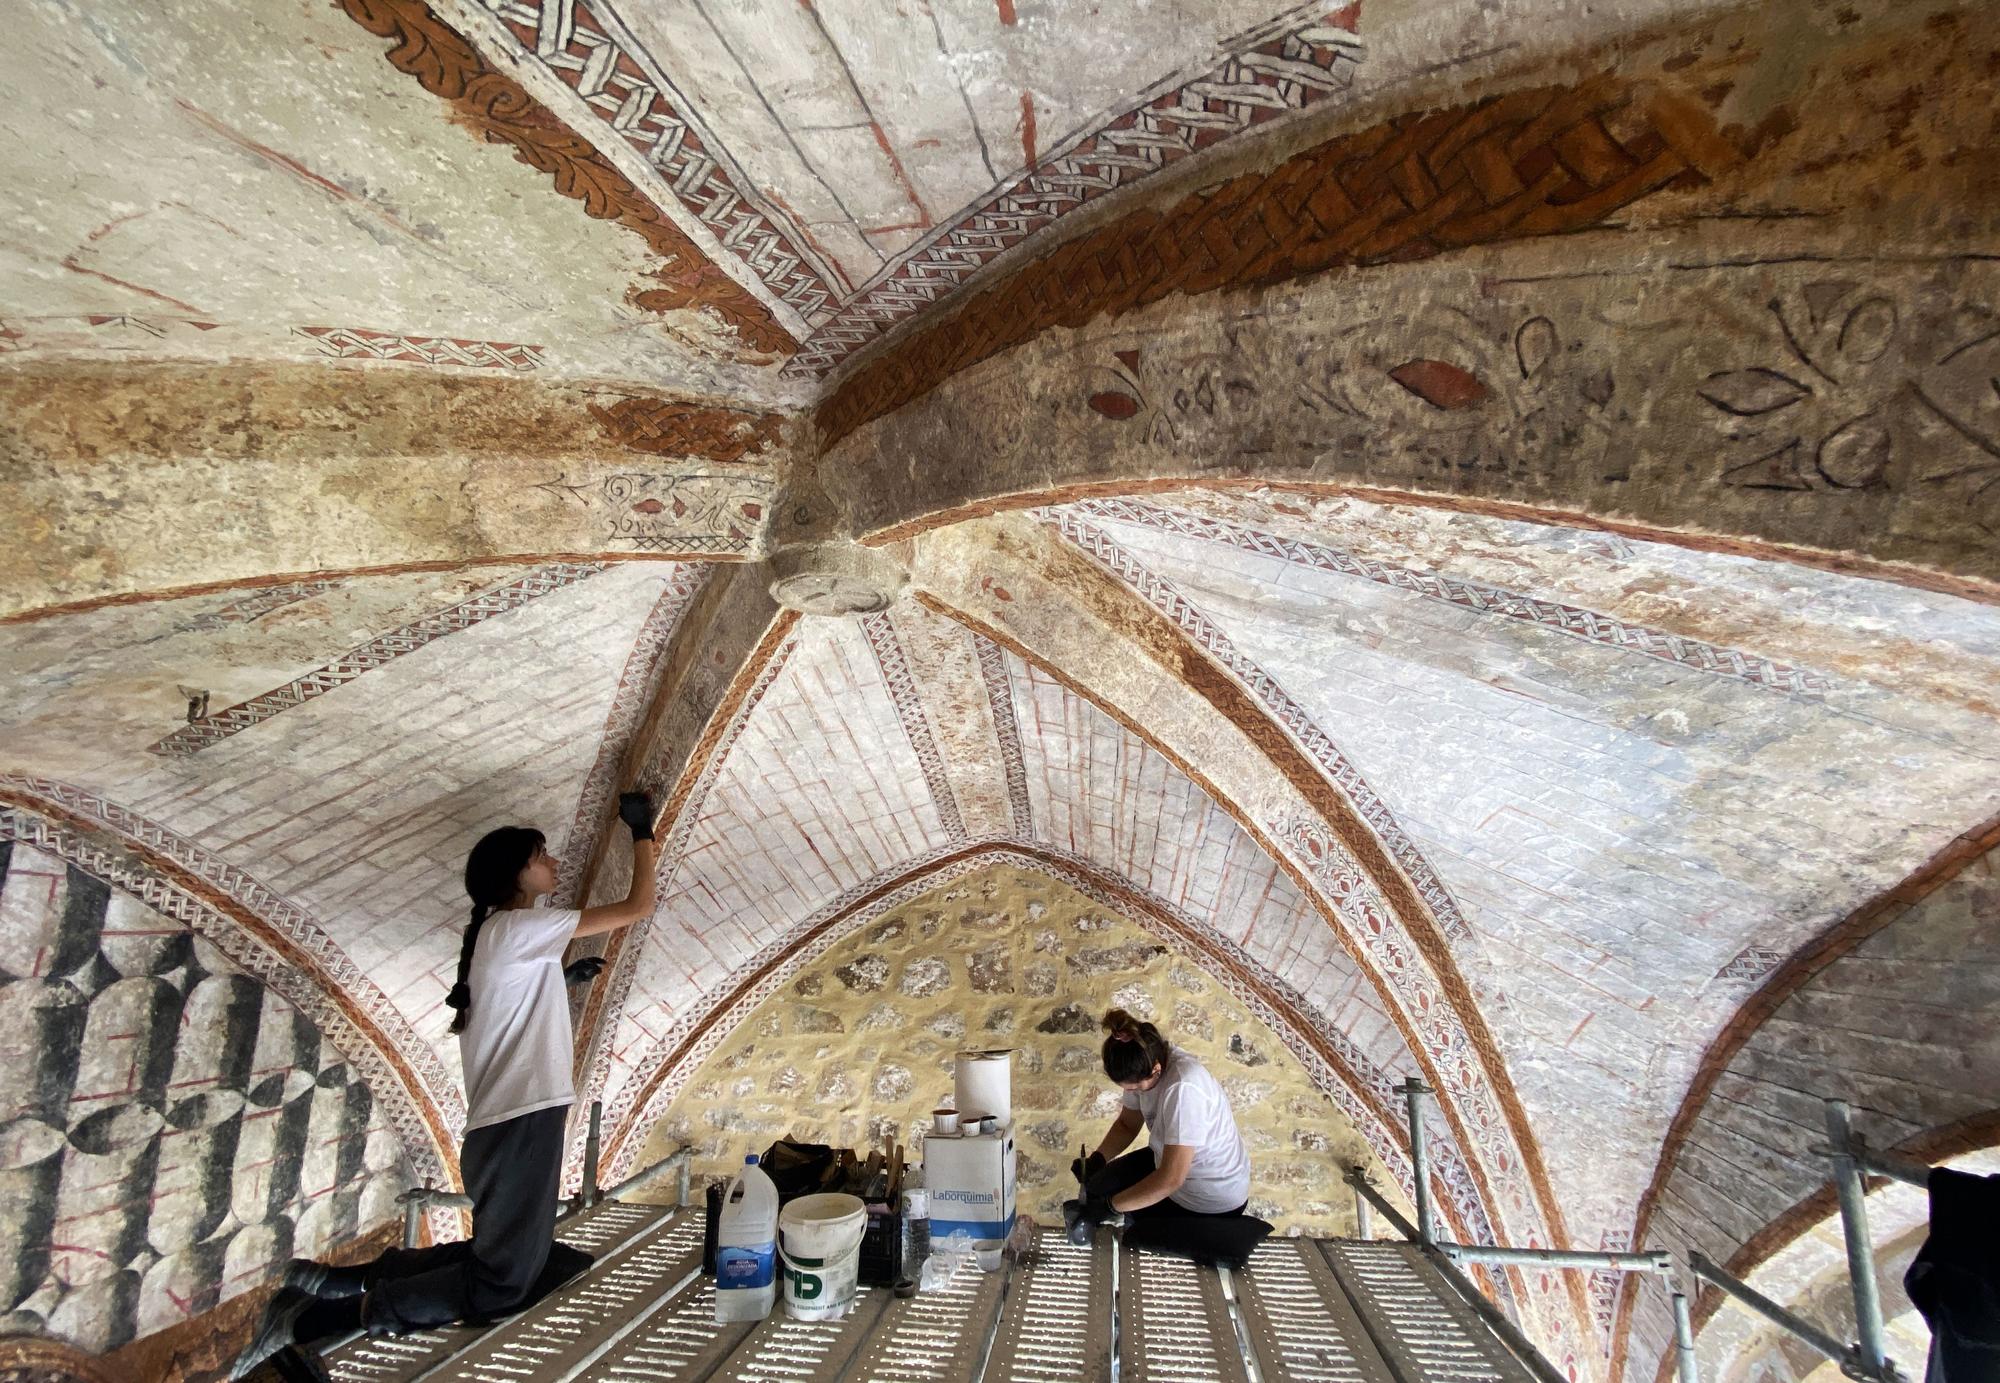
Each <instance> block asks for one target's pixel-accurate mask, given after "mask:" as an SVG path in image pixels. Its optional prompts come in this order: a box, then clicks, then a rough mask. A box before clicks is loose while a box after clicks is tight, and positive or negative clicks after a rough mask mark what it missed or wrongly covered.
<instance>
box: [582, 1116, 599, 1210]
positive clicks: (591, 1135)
mask: <svg viewBox="0 0 2000 1383" xmlns="http://www.w3.org/2000/svg"><path fill="white" fill-rule="evenodd" d="M603 1135H604V1104H603V1102H602V1101H600V1100H592V1101H591V1102H590V1132H588V1133H586V1134H585V1135H584V1137H583V1194H582V1204H583V1207H584V1208H585V1209H586V1210H587V1209H589V1208H590V1207H591V1206H593V1205H596V1204H597V1201H598V1190H597V1157H598V1150H599V1148H600V1147H601V1146H602V1143H601V1141H600V1140H601V1139H602V1138H603Z"/></svg>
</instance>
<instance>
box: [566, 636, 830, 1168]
mask: <svg viewBox="0 0 2000 1383" xmlns="http://www.w3.org/2000/svg"><path fill="white" fill-rule="evenodd" d="M798 646H799V635H798V632H797V630H796V629H794V630H793V631H792V632H791V633H789V634H787V635H786V636H785V638H784V641H783V642H782V643H780V644H779V645H778V647H777V648H776V650H774V651H773V652H772V654H771V657H770V659H769V661H767V662H766V663H765V664H764V666H763V668H762V669H761V670H760V671H759V672H758V674H757V680H756V681H754V682H753V683H751V685H750V690H749V691H748V692H747V693H745V694H744V697H743V704H742V705H740V706H738V707H737V708H736V714H735V715H734V716H732V717H731V718H730V721H729V726H728V729H726V730H725V731H724V732H723V734H722V737H721V738H720V740H718V741H717V743H716V746H715V751H714V752H713V753H712V754H710V755H709V756H708V762H707V763H705V764H703V765H702V768H701V772H700V774H699V776H697V777H696V779H695V782H694V786H693V787H692V788H690V789H689V790H688V795H687V800H686V801H685V802H684V803H683V804H682V806H681V810H680V814H679V815H678V816H676V817H675V818H674V822H673V827H672V829H671V830H670V831H669V832H668V834H667V838H666V840H664V841H663V842H661V844H660V851H659V864H658V867H657V869H656V871H655V873H654V876H653V878H654V887H655V889H656V890H657V891H658V893H660V894H661V895H664V894H665V893H666V891H667V885H669V884H670V883H672V882H673V878H674V874H675V872H676V871H678V870H679V869H680V867H681V864H682V861H683V858H684V856H685V853H686V851H687V842H688V837H689V836H690V835H692V834H693V833H694V828H695V822H696V821H697V820H698V819H699V818H700V816H701V808H702V804H703V803H704V802H706V801H707V800H708V794H709V791H710V790H711V789H712V788H713V787H714V786H715V780H716V779H717V778H718V777H720V776H721V775H722V768H723V765H724V763H725V762H726V761H727V760H728V758H729V752H730V750H732V749H734V748H735V747H736V741H737V740H738V739H740V738H741V737H742V735H743V730H744V727H746V726H747V725H749V723H750V717H751V716H752V715H753V714H754V713H755V712H756V710H757V706H758V704H759V703H760V702H762V701H763V699H764V697H765V695H766V694H767V693H768V692H769V691H770V690H771V685H772V684H773V683H774V682H776V681H777V680H778V676H779V674H780V673H782V672H783V671H784V670H785V664H786V663H788V662H790V661H791V656H792V652H793V650H795V649H796V648H797V647H798ZM656 917H657V914H656V915H655V917H648V918H646V919H645V920H644V921H642V922H635V923H633V924H632V926H631V927H630V928H629V929H628V930H627V932H626V934H625V938H626V939H625V942H624V944H623V945H622V946H621V947H620V948H619V953H618V959H617V961H616V963H615V964H614V965H613V966H612V969H611V975H610V985H609V987H608V989H607V991H606V993H605V996H604V1006H603V1008H602V1010H601V1013H602V1014H603V1017H602V1018H600V1019H599V1022H598V1026H597V1030H596V1032H595V1033H594V1034H593V1035H592V1038H591V1042H592V1047H591V1050H590V1051H589V1052H588V1053H587V1057H588V1063H589V1064H588V1067H587V1069H586V1070H585V1071H584V1073H583V1080H582V1081H581V1082H580V1083H579V1088H578V1090H577V1096H576V1098H577V1104H578V1106H579V1107H583V1106H587V1105H589V1103H590V1102H591V1101H593V1100H596V1099H599V1098H601V1097H602V1095H603V1093H604V1087H605V1085H606V1083H607V1082H608V1081H609V1080H610V1079H611V1043H612V1039H613V1038H615V1037H616V1036H617V1026H618V1017H619V1015H620V1014H622V1013H624V1012H625V1002H626V1000H627V999H628V998H630V997H631V993H632V981H633V978H634V977H635V976H636V975H637V973H638V969H639V964H640V962H641V961H642V960H643V959H644V958H645V954H646V951H645V945H646V939H647V937H648V935H649V934H650V933H651V931H652V929H653V923H654V921H655V920H656ZM563 1175H564V1178H565V1185H568V1182H569V1180H570V1179H572V1178H576V1177H580V1176H581V1168H580V1167H579V1166H577V1165H575V1147H574V1145H573V1146H572V1148H571V1152H570V1154H568V1155H566V1157H565V1160H564V1173H563Z"/></svg>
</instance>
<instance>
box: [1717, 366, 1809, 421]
mask: <svg viewBox="0 0 2000 1383" xmlns="http://www.w3.org/2000/svg"><path fill="white" fill-rule="evenodd" d="M1695 392H1696V393H1697V394H1700V395H1701V396H1702V397H1703V398H1704V399H1707V400H1708V401H1709V403H1711V404H1712V405H1714V406H1715V407H1717V408H1719V409H1721V410H1722V411H1723V412H1725V413H1732V414H1734V415H1735V416H1737V417H1739V418H1756V417H1760V416H1762V415H1763V414H1765V413H1775V412H1777V411H1778V410H1779V409H1780V408H1789V407H1791V406H1792V405H1793V404H1795V403H1797V402H1798V401H1799V400H1800V399H1802V398H1804V397H1805V396H1806V395H1807V394H1809V393H1811V392H1812V391H1811V390H1809V389H1808V388H1806V386H1805V385H1803V384H1801V383H1799V382H1798V381H1797V380H1796V379H1793V378H1792V377H1791V376H1790V375H1787V374H1781V373H1779V372H1778V371H1776V370H1767V369H1765V368H1764V367H1763V366H1761V365H1759V366H1754V367H1752V368H1751V369H1748V370H1718V371H1717V372H1716V373H1714V374H1712V375H1710V376H1709V377H1708V383H1707V384H1705V385H1703V386H1702V387H1701V388H1699V389H1697V390H1695Z"/></svg>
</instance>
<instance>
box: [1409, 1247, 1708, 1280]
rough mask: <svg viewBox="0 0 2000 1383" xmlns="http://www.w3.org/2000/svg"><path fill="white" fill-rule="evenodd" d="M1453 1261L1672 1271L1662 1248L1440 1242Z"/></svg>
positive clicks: (1601, 1270) (1613, 1270) (1609, 1270)
mask: <svg viewBox="0 0 2000 1383" xmlns="http://www.w3.org/2000/svg"><path fill="white" fill-rule="evenodd" d="M1438 1248H1440V1249H1442V1250H1443V1251H1444V1252H1445V1254H1446V1255H1447V1256H1449V1257H1450V1258H1451V1260H1452V1261H1453V1262H1454V1263H1498V1264H1507V1263H1518V1264H1521V1265H1523V1266H1527V1265H1531V1264H1532V1265H1538V1266H1540V1267H1544V1268H1588V1269H1591V1270H1593V1271H1596V1272H1617V1273H1666V1272H1672V1271H1673V1266H1674V1264H1673V1259H1672V1258H1671V1257H1670V1256H1669V1255H1668V1254H1667V1252H1666V1250H1664V1249H1658V1250H1654V1251H1652V1252H1650V1253H1591V1252H1584V1251H1577V1252H1572V1251H1571V1250H1569V1249H1505V1248H1501V1247H1499V1246H1498V1245H1497V1244H1450V1243H1441V1244H1439V1245H1438Z"/></svg>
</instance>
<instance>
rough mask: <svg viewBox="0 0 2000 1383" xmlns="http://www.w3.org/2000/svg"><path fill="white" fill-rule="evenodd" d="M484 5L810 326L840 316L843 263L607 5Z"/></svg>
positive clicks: (555, 1) (550, 0)
mask: <svg viewBox="0 0 2000 1383" xmlns="http://www.w3.org/2000/svg"><path fill="white" fill-rule="evenodd" d="M478 3H479V4H480V5H481V6H483V7H484V8H485V9H486V10H487V11H488V12H489V13H491V14H492V15H493V16H494V17H495V18H497V19H498V20H499V21H500V23H501V24H502V25H503V26H504V27H505V28H506V30H507V32H508V33H509V34H510V35H511V36H512V37H513V38H514V40H515V41H516V43H518V44H519V45H520V47H519V49H518V51H516V52H515V53H513V54H511V55H510V56H512V57H514V58H515V59H517V60H519V61H522V62H528V63H533V64H535V65H536V66H538V67H540V68H541V69H542V70H543V71H545V72H547V73H548V74H549V75H550V76H552V77H554V78H556V79H557V80H558V81H560V82H562V83H563V84H564V85H565V86H568V87H570V88H571V89H572V90H574V91H575V92H576V93H577V95H578V96H580V97H582V98H583V100H584V102H585V103H586V104H588V105H589V107H590V108H591V110H592V111H594V112H595V113H596V114H597V116H598V118H599V119H601V120H603V121H604V122H605V123H606V124H607V125H609V126H610V127H611V128H612V129H613V130H615V131H616V132H617V133H618V134H619V136H620V137H621V138H623V139H624V140H625V141H626V142H627V143H628V144H630V145H631V146H632V147H633V148H634V149H636V150H638V151H639V153H640V154H641V155H643V156H644V157H645V160H646V162H647V163H648V164H650V165H651V166H652V168H653V169H654V170H655V171H656V172H658V173H659V175H660V177H661V178H662V179H663V180H664V181H665V182H666V184H667V186H668V188H669V189H670V190H671V191H672V192H673V194H674V196H675V197H676V198H677V199H679V201H680V203H681V205H682V206H684V207H686V208H687V209H688V210H689V211H691V212H693V213H694V215H695V216H696V218H697V219H699V220H700V221H701V223H702V224H703V225H704V226H707V227H708V228H709V229H710V230H712V231H714V232H715V234H716V238H717V239H719V240H721V241H722V244H723V246H724V248H726V249H728V250H730V251H731V252H733V253H734V254H735V255H736V256H737V257H738V258H740V259H741V260H742V261H743V262H744V263H745V264H747V265H749V266H750V268H751V269H752V271H754V272H755V273H756V275H757V277H758V279H759V280H760V281H761V282H762V283H763V284H764V285H765V287H767V288H769V289H770V290H771V292H773V293H774V294H776V295H777V296H778V298H779V299H780V300H782V301H783V302H784V303H785V304H786V305H787V306H789V307H790V308H792V309H793V310H794V311H795V312H797V313H798V314H799V316H800V317H802V318H803V319H804V320H805V321H806V323H807V325H809V326H813V327H817V326H818V325H819V324H820V323H821V322H824V321H826V320H827V319H828V318H829V317H831V316H832V314H833V312H834V309H835V305H836V304H835V297H836V295H837V294H838V293H840V292H842V291H843V290H845V289H846V287H847V284H846V282H845V280H844V279H842V278H841V277H840V276H839V272H838V270H837V269H836V268H835V267H834V266H832V265H830V264H826V263H823V262H822V261H820V260H819V259H818V258H817V257H816V256H811V255H809V254H808V253H807V252H806V251H804V250H801V249H800V248H799V246H800V244H801V243H803V241H804V237H803V236H799V235H798V234H797V233H796V232H795V231H794V232H790V233H788V232H787V231H786V230H784V229H782V228H781V227H780V226H779V225H778V223H777V221H776V219H775V218H774V217H773V216H772V214H771V213H769V212H767V211H765V210H764V209H763V208H761V207H759V206H757V205H756V204H754V203H752V202H751V201H750V200H749V199H748V198H746V197H745V196H744V194H743V192H742V191H741V190H740V189H739V188H738V187H737V185H736V183H735V181H734V178H733V176H732V173H731V170H730V168H729V167H727V166H725V164H724V163H723V161H722V157H718V156H717V153H714V152H711V150H710V148H709V146H708V144H707V143H705V142H704V137H703V136H702V135H701V134H700V133H698V132H697V131H696V130H695V129H694V128H693V127H692V125H691V123H690V121H689V120H688V118H687V117H686V116H685V115H683V114H682V113H681V110H680V109H679V107H680V106H684V105H686V102H685V100H684V99H683V98H682V97H681V96H680V94H679V93H678V92H674V91H672V90H671V89H670V88H668V87H667V86H666V84H665V78H664V77H663V76H662V75H661V74H660V68H659V64H658V63H656V62H654V61H653V59H652V55H651V54H649V53H647V52H646V51H645V50H644V49H643V48H641V47H640V46H639V43H638V41H637V40H636V39H634V38H633V37H632V35H631V33H630V32H629V31H628V30H627V29H626V28H625V26H624V25H623V24H622V23H620V22H619V20H618V17H617V15H616V14H614V13H612V11H611V9H610V6H609V4H608V3H603V0H600V6H599V8H600V9H601V11H602V13H601V15H600V14H599V13H598V12H596V11H593V9H592V8H591V6H590V5H588V4H585V3H584V0H478ZM677 103H678V104H677ZM723 157H726V156H723Z"/></svg>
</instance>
